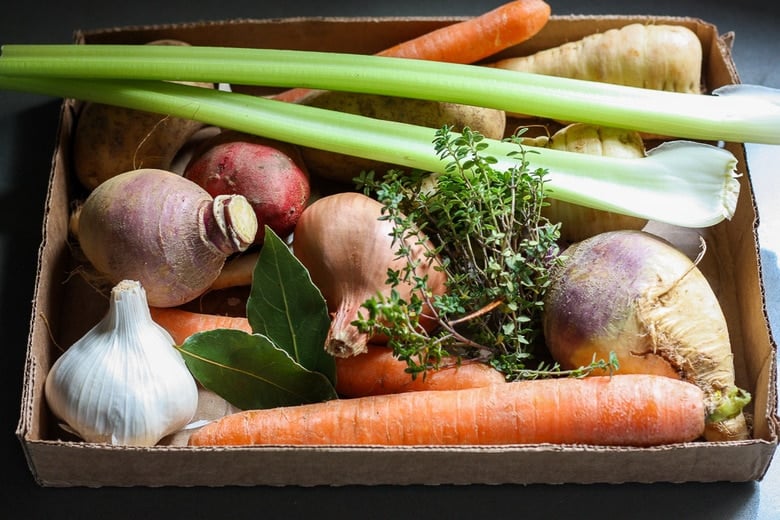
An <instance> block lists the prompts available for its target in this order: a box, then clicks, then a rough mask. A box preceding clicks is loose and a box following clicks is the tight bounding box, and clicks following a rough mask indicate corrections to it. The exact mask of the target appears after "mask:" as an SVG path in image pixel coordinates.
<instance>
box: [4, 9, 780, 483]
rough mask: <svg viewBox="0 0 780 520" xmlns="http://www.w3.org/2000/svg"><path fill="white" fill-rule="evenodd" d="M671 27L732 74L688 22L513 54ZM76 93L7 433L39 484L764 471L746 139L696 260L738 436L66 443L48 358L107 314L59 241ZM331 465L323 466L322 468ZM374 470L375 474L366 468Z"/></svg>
mask: <svg viewBox="0 0 780 520" xmlns="http://www.w3.org/2000/svg"><path fill="white" fill-rule="evenodd" d="M456 20H458V18H413V19H409V18H405V19H396V18H381V19H322V18H316V19H283V20H237V21H226V22H214V23H198V24H191V25H172V26H154V27H130V28H119V29H110V30H103V31H95V32H89V33H77V41H78V42H80V43H87V44H90V43H135V44H141V43H145V42H148V41H151V40H155V39H160V38H177V39H181V40H185V41H188V42H190V43H192V44H202V45H207V44H212V45H226V46H254V47H277V48H291V49H318V50H330V51H349V52H364V53H372V52H375V51H378V50H380V49H382V48H385V47H388V46H390V44H393V43H395V42H398V41H401V40H406V39H409V38H411V37H414V36H416V35H418V34H421V33H424V32H426V31H429V30H431V29H434V28H436V27H439V26H442V25H444V24H447V23H451V22H454V21H456ZM636 21H642V22H649V23H672V24H682V25H685V26H688V27H690V28H691V29H693V30H694V31H695V32H696V33H697V34H698V35H699V37H700V39H701V41H702V44H703V47H704V60H705V61H704V77H703V80H704V84H705V85H706V86H707V88H709V89H712V88H715V87H717V86H720V85H723V84H727V83H734V82H738V76H737V71H736V69H735V66H734V63H733V62H732V59H731V52H730V41H731V40H730V36H729V35H720V34H718V32H717V29H716V27H714V26H712V25H710V24H708V23H705V22H703V21H700V20H697V19H687V18H686V19H683V18H660V17H654V18H647V17H626V16H597V17H596V16H582V17H579V16H570V17H557V16H556V17H553V19H552V20H551V21H550V23H549V24H548V26H547V27H546V28H545V29H544V30H543V31H542V33H540V34H539V35H538V36H537V37H535V38H534V39H533V40H532V41H530V42H528V43H527V44H524V45H521V46H518V47H515V48H513V49H510V50H508V51H506V52H504V53H502V55H503V56H508V55H520V54H527V53H530V52H533V51H535V50H537V49H539V48H543V47H549V46H553V45H555V44H559V43H562V42H564V41H569V40H574V39H577V38H580V37H582V36H585V35H586V34H589V33H592V32H596V31H603V30H605V29H608V28H611V27H617V26H622V25H625V24H627V23H630V22H636ZM74 106H75V103H74V102H72V101H70V100H66V101H65V102H64V103H63V105H62V112H61V125H60V132H59V139H58V143H57V147H56V150H55V151H54V157H53V162H52V171H51V178H50V186H49V192H48V197H47V201H46V207H45V223H44V229H43V242H42V245H41V249H40V257H39V266H38V277H37V281H36V289H35V300H34V304H33V309H32V323H31V331H30V336H29V343H28V353H27V360H26V367H25V379H24V390H23V400H22V403H21V416H20V421H19V425H18V430H17V435H18V437H19V439H20V441H21V443H22V446H23V448H24V451H25V453H26V456H27V459H28V461H29V465H30V469H31V471H32V473H33V474H34V476H35V479H36V480H37V482H38V483H40V485H43V486H163V485H174V486H223V485H261V484H264V485H301V486H312V485H346V484H366V485H373V484H451V483H454V484H469V483H490V484H499V483H521V484H528V483H592V482H611V483H619V482H656V481H666V482H683V481H701V482H706V481H750V480H759V479H761V478H762V476H763V475H764V473H765V472H766V470H767V468H768V466H769V463H770V460H771V458H772V456H773V454H774V451H775V448H776V446H777V433H778V417H777V407H776V402H777V394H776V391H777V389H776V387H777V382H776V376H775V374H776V367H775V363H776V359H777V352H776V346H775V344H774V341H773V339H772V337H771V334H770V330H769V326H768V322H767V317H766V312H765V302H764V297H763V289H762V283H761V272H760V265H759V249H758V244H757V233H756V226H757V215H756V208H755V203H754V198H753V193H752V188H751V182H750V176H749V172H748V165H747V164H746V161H745V155H744V148H743V146H742V145H739V144H728V145H727V146H728V149H729V150H730V151H731V152H732V153H734V155H735V156H736V157H737V159H738V160H739V171H740V173H741V174H742V175H743V176H742V178H741V184H742V189H741V194H740V200H739V205H738V210H737V213H736V215H735V216H734V218H733V219H732V220H731V221H727V222H723V223H721V224H719V225H717V226H715V227H713V228H712V229H708V230H704V232H705V233H706V235H707V239H708V255H707V257H706V258H708V259H709V260H708V261H707V262H705V264H704V265H703V266H702V269H703V270H704V271H705V273H706V274H707V276H708V278H709V279H710V282H711V283H712V285H713V287H714V288H715V290H716V292H717V294H718V296H719V298H720V300H721V303H722V307H723V309H724V311H725V314H726V317H727V320H728V324H729V328H730V333H731V339H732V342H733V349H734V355H735V364H736V370H737V383H738V385H739V386H741V387H743V388H746V389H748V390H749V391H750V392H751V394H752V395H753V401H752V404H751V405H750V407H749V410H748V412H749V413H750V414H751V417H752V421H753V436H752V438H751V439H750V440H747V441H742V442H730V443H704V442H695V443H686V444H679V445H671V446H659V447H654V448H646V449H637V448H607V447H594V446H550V445H533V446H493V447H459V448H452V447H448V448H438V447H435V446H430V447H368V448H366V447H332V448H328V447H326V448H322V447H301V448H289V447H262V448H257V447H255V448H213V449H212V448H198V449H193V448H189V447H186V446H183V445H181V444H178V445H177V443H175V442H173V443H170V444H167V445H161V446H155V447H151V448H140V447H114V446H108V445H99V444H90V443H83V442H79V441H77V440H67V439H65V438H64V437H63V436H62V431H61V430H58V428H57V425H56V424H55V421H54V419H53V417H52V416H51V414H50V412H49V411H48V410H47V407H46V403H45V399H44V396H43V395H44V394H43V385H44V380H45V377H46V374H47V371H48V370H49V368H50V366H51V365H52V363H53V361H54V360H55V359H56V357H57V355H58V352H59V350H58V346H67V345H70V344H72V342H73V341H74V340H75V339H77V338H78V337H80V336H81V335H82V334H83V333H84V332H85V331H86V330H87V329H88V328H90V327H91V326H92V325H93V324H94V323H95V322H97V321H98V320H99V319H100V318H101V317H102V316H103V314H104V313H105V310H106V307H105V305H106V303H105V301H104V300H103V299H101V298H100V297H98V296H96V294H95V292H94V291H93V290H91V289H90V288H89V287H87V286H86V284H85V283H84V282H83V281H82V280H81V279H80V278H79V277H78V276H75V277H69V273H70V271H71V270H72V269H73V268H74V266H75V265H76V263H75V260H74V258H73V257H72V255H71V252H70V250H69V248H68V245H67V233H68V216H69V203H70V201H71V198H72V196H73V193H74V191H75V189H76V184H77V183H76V182H75V180H74V179H73V178H72V176H71V173H70V171H69V164H70V162H69V159H70V158H69V150H70V140H71V133H72V128H73V122H74ZM336 467H337V468H339V470H338V471H333V468H336ZM377 468H381V471H377Z"/></svg>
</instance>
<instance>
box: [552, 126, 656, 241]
mask: <svg viewBox="0 0 780 520" xmlns="http://www.w3.org/2000/svg"><path fill="white" fill-rule="evenodd" d="M546 147H547V148H552V149H555V150H564V151H568V152H576V153H586V154H591V155H604V156H609V157H624V158H627V159H631V158H638V157H643V156H644V155H645V145H644V142H643V140H642V137H641V136H640V134H639V133H638V132H634V131H632V130H624V129H621V128H609V127H603V126H597V125H591V124H585V123H572V124H570V125H567V126H565V127H563V128H561V129H560V130H558V131H557V132H555V133H554V134H553V135H552V137H551V138H550V140H549V142H548V143H547V144H546ZM547 202H548V206H547V207H545V208H544V209H543V210H542V214H543V215H544V216H545V217H547V218H548V219H549V220H550V222H560V223H561V240H562V241H563V242H564V243H572V242H579V241H580V240H584V239H586V238H588V237H590V236H593V235H596V234H598V233H603V232H606V231H614V230H618V229H642V228H643V227H644V226H645V225H646V224H647V219H641V218H637V217H632V216H630V215H623V214H620V213H614V212H611V211H603V210H598V209H593V208H588V207H585V206H581V205H578V204H572V203H569V202H564V201H560V200H555V199H552V198H550V199H548V200H547Z"/></svg>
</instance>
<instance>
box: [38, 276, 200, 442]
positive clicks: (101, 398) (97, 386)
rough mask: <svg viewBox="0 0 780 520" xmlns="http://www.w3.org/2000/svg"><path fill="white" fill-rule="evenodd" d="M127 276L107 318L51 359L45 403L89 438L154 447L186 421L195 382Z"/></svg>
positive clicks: (194, 404)
mask: <svg viewBox="0 0 780 520" xmlns="http://www.w3.org/2000/svg"><path fill="white" fill-rule="evenodd" d="M173 345H174V342H173V339H172V338H171V336H170V334H168V332H166V331H165V329H163V328H162V327H160V326H159V325H157V324H156V323H155V322H154V321H153V320H152V317H151V315H150V313H149V307H148V305H147V301H146V292H145V291H144V288H143V287H142V286H141V284H140V283H138V282H137V281H132V280H123V281H121V282H119V283H118V284H117V285H116V286H114V288H113V289H112V291H111V297H110V299H109V309H108V313H107V314H106V315H105V317H104V318H103V319H102V320H101V321H100V322H99V323H98V324H97V325H95V326H94V327H93V328H92V329H91V330H89V332H87V333H86V334H85V335H84V336H83V337H82V338H81V339H79V340H78V341H77V342H76V343H74V344H73V345H72V346H71V347H70V348H69V349H68V350H67V351H65V353H64V354H63V355H62V356H60V358H59V359H57V361H56V362H55V363H54V366H52V368H51V370H50V371H49V374H48V376H47V378H46V383H45V388H44V389H45V396H46V401H47V403H48V405H49V407H50V408H51V410H52V412H53V413H54V415H56V416H57V417H58V418H59V419H61V420H62V421H64V422H65V423H66V425H67V428H68V429H70V430H72V431H73V432H74V433H76V434H77V435H78V436H79V437H81V438H82V439H83V440H85V441H87V442H103V443H109V444H115V445H136V446H153V445H155V444H157V443H158V442H159V441H160V440H161V439H162V438H163V437H165V436H167V435H170V434H172V433H174V432H176V431H178V430H180V429H182V428H183V427H184V426H186V425H187V423H188V422H189V421H190V420H191V419H192V417H193V416H194V414H195V410H196V408H197V405H198V389H197V385H196V384H195V379H194V378H193V377H192V375H191V374H190V372H189V370H188V369H187V367H186V366H185V364H184V360H183V359H182V357H181V354H179V352H178V351H177V350H176V349H175V348H173Z"/></svg>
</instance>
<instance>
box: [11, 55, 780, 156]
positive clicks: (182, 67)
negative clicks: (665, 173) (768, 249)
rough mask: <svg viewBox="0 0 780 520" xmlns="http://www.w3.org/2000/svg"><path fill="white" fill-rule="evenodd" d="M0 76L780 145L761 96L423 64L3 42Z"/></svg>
mask: <svg viewBox="0 0 780 520" xmlns="http://www.w3.org/2000/svg"><path fill="white" fill-rule="evenodd" d="M0 74H2V75H23V76H33V75H45V76H57V77H79V78H93V79H98V78H100V79H109V78H111V79H121V78H125V79H158V80H170V81H185V80H187V81H211V82H217V83H232V84H245V85H263V86H276V87H307V88H314V89H328V90H342V91H351V92H363V93H372V94H385V95H393V96H399V97H411V98H419V99H429V100H436V101H448V102H453V103H462V104H468V105H476V106H484V107H488V108H496V109H501V110H506V111H508V112H516V113H524V114H529V115H535V116H540V117H547V118H552V119H557V120H563V121H580V122H586V123H592V124H599V125H604V126H611V127H616V128H627V129H632V130H637V131H643V132H648V133H654V134H659V135H667V136H676V137H680V138H686V139H699V140H708V141H732V142H755V143H766V144H780V104H779V103H777V101H773V99H772V96H762V95H753V94H751V92H752V91H751V90H750V89H748V90H747V93H746V92H745V91H742V92H740V91H739V90H736V91H734V90H733V89H732V90H731V91H729V92H724V95H715V96H713V95H695V94H681V93H675V92H663V91H657V90H650V89H642V88H636V87H625V86H620V85H612V84H607V83H601V82H591V81H583V80H575V79H568V78H559V77H553V76H546V75H538V74H530V73H523V72H516V71H509V70H503V69H499V68H494V67H487V66H478V65H461V64H451V63H441V62H433V61H425V60H412V59H402V58H391V57H381V56H367V55H358V54H345V53H331V52H314V51H293V50H277V49H245V48H226V47H199V46H158V45H5V46H3V48H2V57H0ZM767 90H772V89H767ZM774 96H775V97H776V96H777V94H776V93H775V94H774Z"/></svg>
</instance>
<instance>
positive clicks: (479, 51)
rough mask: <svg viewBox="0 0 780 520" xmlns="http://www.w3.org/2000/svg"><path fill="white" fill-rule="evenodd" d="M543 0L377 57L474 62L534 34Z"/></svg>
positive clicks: (292, 95)
mask: <svg viewBox="0 0 780 520" xmlns="http://www.w3.org/2000/svg"><path fill="white" fill-rule="evenodd" d="M550 12H551V8H550V5H549V4H547V3H546V2H544V1H543V0H513V1H511V2H508V3H506V4H503V5H500V6H499V7H497V8H495V9H493V10H491V11H488V12H486V13H483V14H481V15H479V16H477V17H474V18H469V19H467V20H463V21H462V22H457V23H454V24H451V25H446V26H444V27H441V28H439V29H436V30H434V31H431V32H429V33H426V34H423V35H421V36H418V37H417V38H413V39H411V40H407V41H405V42H401V43H399V44H397V45H394V46H393V47H390V48H388V49H385V50H383V51H380V52H378V53H377V54H378V55H379V56H390V57H395V58H411V59H419V60H429V61H443V62H449V63H474V62H477V61H479V60H482V59H484V58H487V57H489V56H492V55H493V54H496V53H498V52H500V51H502V50H504V49H506V48H508V47H511V46H513V45H517V44H519V43H522V42H524V41H526V40H528V39H530V38H531V37H532V36H534V35H536V33H538V32H539V31H540V30H541V29H542V28H543V27H544V26H545V24H546V23H547V21H548V20H549V18H550ZM310 93H312V91H311V90H309V89H305V88H296V89H290V90H286V91H284V92H281V93H279V94H277V95H276V96H275V98H276V99H279V100H282V101H288V102H299V101H301V100H302V99H303V98H305V97H306V96H307V95H309V94H310Z"/></svg>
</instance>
